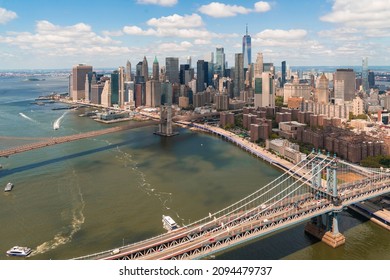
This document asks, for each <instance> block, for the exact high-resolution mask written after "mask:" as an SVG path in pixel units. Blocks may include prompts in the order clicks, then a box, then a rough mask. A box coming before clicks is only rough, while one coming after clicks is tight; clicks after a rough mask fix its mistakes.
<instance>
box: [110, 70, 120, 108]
mask: <svg viewBox="0 0 390 280" xmlns="http://www.w3.org/2000/svg"><path fill="white" fill-rule="evenodd" d="M110 81H111V83H110V85H111V105H114V104H118V105H119V71H117V70H116V71H114V72H112V73H111V78H110Z"/></svg>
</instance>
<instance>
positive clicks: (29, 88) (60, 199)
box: [0, 76, 390, 259]
mask: <svg viewBox="0 0 390 280" xmlns="http://www.w3.org/2000/svg"><path fill="white" fill-rule="evenodd" d="M52 91H57V92H64V91H67V78H65V77H61V76H60V77H45V80H39V81H26V80H25V78H22V77H12V78H10V77H0V112H1V119H0V148H1V149H3V148H7V147H12V146H14V145H19V144H25V143H29V142H32V141H36V138H45V137H54V136H59V135H70V134H75V133H79V132H84V131H90V130H96V129H103V128H107V127H109V126H108V125H103V124H99V123H97V122H95V121H93V120H91V119H89V118H81V117H79V116H78V115H79V114H80V113H81V112H80V111H64V110H51V109H52V108H55V107H61V106H64V105H63V104H58V103H55V104H47V105H45V106H38V105H36V104H31V102H33V101H34V98H36V97H38V96H39V95H46V94H49V93H51V92H52ZM53 126H58V127H59V128H58V129H57V130H54V129H53ZM176 129H177V130H178V131H179V132H180V134H179V135H178V136H175V137H173V138H161V137H158V136H156V135H154V134H153V132H154V131H155V130H156V127H144V128H138V129H133V130H129V131H125V132H119V133H115V134H110V135H104V136H99V137H96V138H91V139H85V140H80V141H76V142H72V143H66V144H61V145H57V146H51V147H48V148H44V149H39V150H35V151H30V152H25V153H22V154H18V155H14V156H11V157H10V158H0V164H1V165H2V166H3V169H1V170H0V186H5V185H6V183H7V182H12V183H14V185H15V187H14V189H13V191H12V192H10V193H3V194H2V195H0V240H1V241H2V242H0V259H13V258H9V257H6V256H5V251H6V250H8V249H9V248H10V247H12V246H14V245H20V246H29V247H31V248H32V249H34V252H33V254H32V255H31V257H30V259H68V258H72V257H78V256H82V255H86V254H90V253H95V252H98V251H103V250H107V249H111V248H115V247H118V246H122V245H123V244H127V243H132V242H136V241H139V240H142V239H145V238H148V237H152V236H155V235H158V234H160V233H163V232H164V230H163V228H162V222H161V216H162V215H163V214H164V215H170V216H172V217H173V218H174V219H175V220H176V221H177V222H178V223H179V224H187V223H190V222H192V221H195V220H197V219H199V218H202V217H204V216H207V215H208V213H209V212H214V211H217V210H219V209H221V208H224V207H225V206H227V205H229V204H231V203H233V202H235V201H237V200H239V199H240V198H242V197H243V196H246V195H248V194H250V193H252V192H253V191H255V190H256V189H257V188H258V187H260V186H262V185H264V184H265V183H267V182H269V181H270V180H272V179H273V178H275V177H277V176H278V175H280V171H279V170H277V169H275V168H274V167H271V166H269V165H267V164H266V163H264V162H262V161H261V160H258V159H256V158H254V157H252V156H250V155H249V154H247V153H246V152H244V151H242V150H240V149H239V148H237V147H236V146H234V145H232V144H230V143H227V142H224V141H223V140H221V139H219V138H215V137H213V136H209V135H206V134H202V133H197V132H193V131H189V130H186V129H182V128H176ZM2 136H7V137H2ZM22 138H23V139H22ZM340 216H341V222H340V230H341V231H342V232H343V233H344V234H345V236H346V238H347V242H346V244H345V245H344V246H342V247H340V248H338V249H331V248H330V247H328V246H327V245H325V244H323V243H321V242H317V241H316V240H315V239H313V238H311V237H309V236H307V235H305V234H304V232H303V227H304V225H303V224H302V225H299V226H296V227H294V228H291V229H288V230H285V231H283V232H279V233H277V234H273V235H272V236H270V237H267V238H262V239H260V240H257V241H255V242H252V243H251V244H246V245H245V246H242V247H239V248H235V249H232V250H229V251H227V252H224V253H223V254H220V255H217V256H216V258H217V259H390V234H389V232H388V231H386V230H384V229H382V228H380V227H379V226H377V225H375V224H373V223H371V222H367V221H366V220H364V219H363V218H361V217H359V216H358V215H356V214H353V213H351V212H348V211H345V212H343V213H341V215H340ZM1 252H3V253H1Z"/></svg>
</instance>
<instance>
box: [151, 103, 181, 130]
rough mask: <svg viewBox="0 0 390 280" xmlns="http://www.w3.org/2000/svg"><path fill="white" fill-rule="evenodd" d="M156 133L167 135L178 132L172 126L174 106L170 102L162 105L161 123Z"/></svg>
mask: <svg viewBox="0 0 390 280" xmlns="http://www.w3.org/2000/svg"><path fill="white" fill-rule="evenodd" d="M155 134H157V135H160V136H167V137H169V136H174V135H177V134H178V133H177V132H174V131H173V128H172V106H171V105H170V104H165V105H161V106H160V124H159V125H158V131H157V132H155Z"/></svg>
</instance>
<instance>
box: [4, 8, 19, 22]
mask: <svg viewBox="0 0 390 280" xmlns="http://www.w3.org/2000/svg"><path fill="white" fill-rule="evenodd" d="M17 17H18V15H17V14H16V13H15V12H13V11H8V10H6V9H4V8H1V7H0V24H5V23H7V22H9V21H11V20H13V19H15V18H17Z"/></svg>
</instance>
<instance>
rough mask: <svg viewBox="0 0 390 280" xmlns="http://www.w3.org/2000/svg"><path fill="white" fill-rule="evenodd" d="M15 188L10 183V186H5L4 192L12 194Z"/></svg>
mask: <svg viewBox="0 0 390 280" xmlns="http://www.w3.org/2000/svg"><path fill="white" fill-rule="evenodd" d="M13 187H14V184H12V183H8V184H7V185H6V186H5V189H4V191H5V192H10V191H12V188H13Z"/></svg>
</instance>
